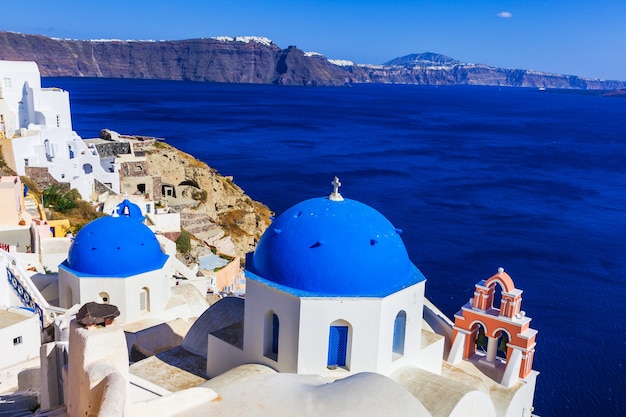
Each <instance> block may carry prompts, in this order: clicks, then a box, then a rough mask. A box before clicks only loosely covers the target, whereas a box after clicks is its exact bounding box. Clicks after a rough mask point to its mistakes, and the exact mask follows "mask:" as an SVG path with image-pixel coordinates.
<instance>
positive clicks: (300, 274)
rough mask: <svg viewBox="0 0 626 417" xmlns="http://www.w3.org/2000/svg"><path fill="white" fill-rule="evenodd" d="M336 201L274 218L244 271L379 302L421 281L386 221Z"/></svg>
mask: <svg viewBox="0 0 626 417" xmlns="http://www.w3.org/2000/svg"><path fill="white" fill-rule="evenodd" d="M337 195H339V199H333V198H332V197H333V195H332V194H331V197H329V198H314V199H310V200H306V201H303V202H301V203H299V204H296V205H295V206H293V207H291V208H290V209H288V210H287V211H285V212H284V213H283V214H282V215H280V216H279V217H278V218H277V219H276V220H275V221H274V222H273V223H272V225H271V226H270V227H269V228H268V229H267V230H266V232H265V233H264V235H263V237H262V238H261V240H260V242H259V244H258V246H257V249H256V251H255V252H254V254H253V255H252V257H251V259H250V261H249V262H248V270H249V271H250V272H252V273H254V274H256V275H257V276H259V277H261V278H263V279H265V280H268V281H271V282H273V283H276V284H279V285H282V286H286V287H289V288H291V289H294V290H296V291H305V292H307V293H313V294H315V295H320V296H351V297H368V296H369V297H380V296H386V295H389V294H391V293H393V292H396V291H398V290H401V289H403V288H406V287H408V286H410V285H413V284H415V283H417V282H419V281H422V280H424V276H423V275H422V274H421V272H420V271H419V270H418V269H417V268H416V267H415V266H414V265H413V264H412V263H411V261H410V260H409V257H408V254H407V251H406V248H405V246H404V243H403V242H402V239H401V238H400V236H399V230H397V229H396V228H394V227H393V226H392V224H391V223H390V222H389V220H387V219H386V218H385V217H384V216H383V215H382V214H380V213H379V212H378V211H376V210H374V209H373V208H371V207H369V206H367V205H365V204H363V203H360V202H358V201H355V200H349V199H343V198H341V195H340V194H337Z"/></svg>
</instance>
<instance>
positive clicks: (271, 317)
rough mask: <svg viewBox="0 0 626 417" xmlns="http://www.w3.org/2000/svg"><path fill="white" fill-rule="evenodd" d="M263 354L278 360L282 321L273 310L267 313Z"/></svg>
mask: <svg viewBox="0 0 626 417" xmlns="http://www.w3.org/2000/svg"><path fill="white" fill-rule="evenodd" d="M264 327H265V328H264V341H263V355H264V356H265V357H268V358H270V359H273V360H278V335H279V331H280V321H279V320H278V316H277V315H276V313H274V312H273V311H269V312H268V313H267V314H266V315H265V326H264Z"/></svg>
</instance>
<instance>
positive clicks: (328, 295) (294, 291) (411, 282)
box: [59, 265, 426, 298]
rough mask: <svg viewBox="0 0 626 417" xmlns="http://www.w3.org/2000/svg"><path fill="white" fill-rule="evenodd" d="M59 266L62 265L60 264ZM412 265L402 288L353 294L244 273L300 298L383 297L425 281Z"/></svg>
mask: <svg viewBox="0 0 626 417" xmlns="http://www.w3.org/2000/svg"><path fill="white" fill-rule="evenodd" d="M59 267H62V265H60V266H59ZM412 267H413V274H412V277H415V278H416V279H415V280H409V282H407V283H406V285H405V286H403V287H402V288H398V289H394V290H385V289H384V288H379V289H378V291H376V292H374V291H371V292H370V293H368V294H353V295H345V294H337V293H328V292H314V291H305V290H300V289H297V288H291V287H288V286H286V285H281V284H278V283H276V282H274V281H272V280H269V279H265V278H263V277H260V276H258V275H257V274H255V273H254V272H251V271H250V270H249V269H246V271H245V274H246V279H247V280H249V279H251V280H253V281H256V282H258V283H260V284H263V285H266V286H268V287H270V288H275V289H277V290H279V291H282V292H285V293H287V294H291V295H293V296H296V297H301V298H306V297H314V298H384V297H387V296H389V295H391V294H394V293H396V292H398V291H400V290H403V289H404V288H408V287H411V286H413V285H415V284H418V283H420V282H422V281H426V278H424V275H422V273H421V272H420V271H419V269H417V267H416V266H415V265H412Z"/></svg>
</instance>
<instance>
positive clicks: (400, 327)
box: [392, 311, 406, 359]
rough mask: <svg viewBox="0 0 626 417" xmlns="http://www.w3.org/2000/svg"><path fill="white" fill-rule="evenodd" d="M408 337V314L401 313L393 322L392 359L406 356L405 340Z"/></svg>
mask: <svg viewBox="0 0 626 417" xmlns="http://www.w3.org/2000/svg"><path fill="white" fill-rule="evenodd" d="M405 336H406V312H405V311H400V312H399V313H398V315H397V316H396V319H395V320H394V322H393V345H392V352H393V353H392V358H393V359H398V358H399V357H401V356H403V355H404V339H405Z"/></svg>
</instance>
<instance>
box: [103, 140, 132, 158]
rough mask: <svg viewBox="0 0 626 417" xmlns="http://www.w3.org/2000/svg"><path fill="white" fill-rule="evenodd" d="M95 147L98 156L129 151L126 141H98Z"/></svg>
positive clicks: (114, 154)
mask: <svg viewBox="0 0 626 417" xmlns="http://www.w3.org/2000/svg"><path fill="white" fill-rule="evenodd" d="M96 149H97V150H98V154H99V155H100V158H106V157H110V156H117V155H122V154H129V153H131V152H130V143H128V142H108V143H98V144H96Z"/></svg>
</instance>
